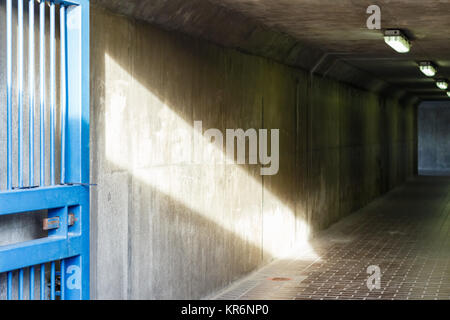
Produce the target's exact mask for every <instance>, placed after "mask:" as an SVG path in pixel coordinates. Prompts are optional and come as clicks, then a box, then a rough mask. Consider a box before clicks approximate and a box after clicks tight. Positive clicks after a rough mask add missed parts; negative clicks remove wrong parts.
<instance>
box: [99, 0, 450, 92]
mask: <svg viewBox="0 0 450 320" xmlns="http://www.w3.org/2000/svg"><path fill="white" fill-rule="evenodd" d="M91 2H92V3H94V5H95V4H96V5H101V6H104V7H107V8H109V9H111V10H113V11H116V12H119V13H122V14H125V15H128V16H132V17H135V18H137V19H139V20H145V21H148V22H151V23H154V24H157V25H160V26H162V27H163V28H166V29H170V30H177V31H181V32H184V33H187V34H190V35H193V36H195V37H200V38H203V39H206V40H209V41H213V42H215V43H217V44H220V45H223V46H227V47H232V48H237V49H240V50H242V51H245V52H250V53H253V54H258V55H262V56H266V57H269V58H273V59H275V60H278V61H281V62H283V63H286V64H289V65H293V66H298V67H301V68H304V69H307V70H314V71H315V72H317V73H318V74H322V75H327V76H330V77H333V78H337V79H338V80H342V81H345V82H350V83H353V84H355V85H357V86H360V87H365V88H367V89H370V90H374V91H381V92H386V93H389V94H391V95H394V96H397V97H400V98H405V99H414V98H415V97H417V98H419V99H420V100H444V99H448V97H447V95H446V94H445V92H444V91H442V90H440V89H438V88H437V87H436V86H435V84H434V81H433V79H430V78H427V77H425V76H424V75H423V74H422V73H421V72H420V71H419V69H418V67H417V62H418V61H421V60H431V61H434V62H435V63H436V64H437V65H438V75H437V76H436V77H444V78H450V33H449V32H448V30H450V0H433V1H430V0H429V1H424V0H408V1H407V0H380V1H375V0H277V1H273V0H190V1H185V0H129V1H123V0H91ZM372 4H377V5H378V6H380V8H381V28H382V29H381V30H369V29H368V28H367V27H366V19H367V17H368V14H366V9H367V7H368V6H369V5H372ZM388 28H399V29H402V30H404V31H405V33H406V34H407V35H408V36H409V37H410V39H411V40H412V48H411V51H410V52H409V53H406V54H399V53H396V52H395V51H394V50H392V49H391V48H390V47H388V46H387V45H386V44H385V43H384V41H383V30H384V29H388Z"/></svg>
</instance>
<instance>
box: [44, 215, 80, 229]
mask: <svg viewBox="0 0 450 320" xmlns="http://www.w3.org/2000/svg"><path fill="white" fill-rule="evenodd" d="M76 221H77V218H75V215H74V214H73V213H69V219H68V222H67V225H68V226H73V225H74V224H75V222H76ZM58 228H59V217H53V218H47V219H44V222H43V223H42V229H43V230H53V229H58Z"/></svg>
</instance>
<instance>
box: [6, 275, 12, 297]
mask: <svg viewBox="0 0 450 320" xmlns="http://www.w3.org/2000/svg"><path fill="white" fill-rule="evenodd" d="M7 278H8V279H7V284H6V299H8V300H11V299H12V271H10V272H8V275H7Z"/></svg>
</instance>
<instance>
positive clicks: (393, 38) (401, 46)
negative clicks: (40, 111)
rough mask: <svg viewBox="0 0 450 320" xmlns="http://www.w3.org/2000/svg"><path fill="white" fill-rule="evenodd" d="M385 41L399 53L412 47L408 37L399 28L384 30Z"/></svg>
mask: <svg viewBox="0 0 450 320" xmlns="http://www.w3.org/2000/svg"><path fill="white" fill-rule="evenodd" d="M384 42H386V43H387V44H388V45H389V46H390V47H391V48H392V49H394V50H395V51H397V52H399V53H405V52H409V49H410V48H411V43H410V42H409V40H408V38H407V37H406V36H405V35H404V34H403V33H402V32H401V31H400V30H398V29H389V30H386V31H384Z"/></svg>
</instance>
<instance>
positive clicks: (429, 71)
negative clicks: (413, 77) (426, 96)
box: [419, 61, 437, 77]
mask: <svg viewBox="0 0 450 320" xmlns="http://www.w3.org/2000/svg"><path fill="white" fill-rule="evenodd" d="M419 68H420V71H422V73H423V74H424V75H426V76H427V77H433V76H434V75H435V74H436V72H437V70H436V67H435V66H434V65H433V63H431V62H430V61H422V62H419Z"/></svg>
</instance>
